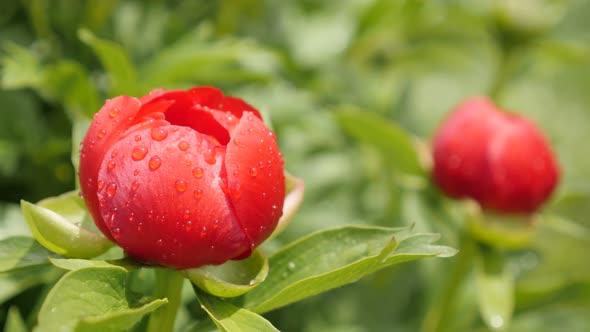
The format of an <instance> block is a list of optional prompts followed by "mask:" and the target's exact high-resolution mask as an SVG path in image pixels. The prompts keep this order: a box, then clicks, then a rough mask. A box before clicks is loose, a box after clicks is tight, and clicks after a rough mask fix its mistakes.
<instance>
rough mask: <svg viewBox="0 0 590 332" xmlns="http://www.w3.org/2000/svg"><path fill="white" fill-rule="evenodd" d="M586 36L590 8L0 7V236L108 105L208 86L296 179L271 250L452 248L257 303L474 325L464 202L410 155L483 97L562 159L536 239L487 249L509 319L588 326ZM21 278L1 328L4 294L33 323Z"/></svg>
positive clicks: (564, 3)
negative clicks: (534, 129) (323, 244)
mask: <svg viewBox="0 0 590 332" xmlns="http://www.w3.org/2000/svg"><path fill="white" fill-rule="evenodd" d="M589 32H590V1H587V0H447V1H443V0H406V1H403V0H300V1H295V0H291V1H289V0H283V1H273V0H233V1H232V0H223V1H222V0H220V1H213V0H195V1H188V0H187V1H181V0H148V1H139V0H137V1H133V0H86V1H75V0H21V1H16V0H15V1H0V46H1V51H0V52H1V54H0V56H1V59H0V61H1V62H0V70H1V81H0V83H1V86H0V237H6V236H8V235H11V234H18V233H22V232H27V231H26V229H25V228H26V227H25V226H24V223H23V222H22V218H21V217H20V212H19V211H20V209H19V207H18V205H17V203H18V200H19V199H21V198H23V199H26V200H28V201H38V200H40V199H42V198H44V197H47V196H53V195H57V194H60V193H62V192H65V191H68V190H72V189H73V188H74V186H75V171H74V167H73V166H72V160H74V162H76V161H75V160H76V158H77V157H76V154H75V153H74V154H73V155H72V154H71V152H72V148H74V150H75V149H76V148H77V146H78V144H79V142H80V140H81V138H82V137H83V134H84V131H85V128H86V126H87V123H88V120H87V119H88V118H89V116H91V115H92V114H93V113H95V112H96V111H97V110H98V109H99V108H100V106H101V105H102V102H103V101H104V99H106V98H109V97H113V96H116V95H120V94H129V95H136V96H139V95H143V94H146V93H147V92H149V91H150V90H151V89H152V88H155V87H164V88H167V89H173V88H187V87H190V86H194V85H215V86H218V87H220V88H222V89H223V90H224V91H225V92H226V93H227V94H230V95H235V96H239V97H241V98H243V99H245V100H247V101H248V102H249V103H251V104H253V105H254V106H255V107H257V108H258V109H260V110H261V111H262V112H263V114H264V115H265V118H266V119H267V121H268V122H269V123H270V124H271V126H272V127H273V128H274V130H275V131H276V133H277V137H278V140H279V145H280V147H281V150H282V152H283V154H284V156H285V160H286V167H287V169H288V170H289V171H290V172H291V173H293V174H295V175H297V176H298V177H301V178H303V179H304V180H305V182H306V197H305V202H304V204H303V206H302V208H301V210H300V212H299V213H298V215H297V216H296V218H295V220H294V221H293V222H292V224H291V225H290V226H289V228H288V229H287V231H286V232H285V233H284V234H282V235H281V236H280V237H278V238H277V239H275V240H273V241H272V242H271V243H268V244H266V247H267V250H269V251H271V250H273V248H278V247H279V246H281V245H282V244H284V243H288V242H290V241H292V240H293V239H296V238H298V237H300V236H301V235H303V234H307V233H309V232H312V231H314V230H318V229H325V228H328V227H333V226H339V225H345V224H367V225H384V226H403V225H408V224H413V225H414V227H415V229H416V230H418V231H433V232H438V233H441V234H442V240H441V242H442V243H444V244H448V245H451V246H455V247H460V248H461V249H462V252H461V253H460V254H459V255H457V256H456V257H454V258H451V259H445V260H440V259H431V260H426V261H422V262H418V263H407V264H405V265H400V266H396V267H393V268H390V269H387V270H386V271H383V272H380V273H378V274H376V275H373V276H371V277H369V278H365V279H363V280H361V281H359V282H358V283H356V284H353V285H350V286H346V287H343V288H340V289H337V290H334V291H331V292H329V293H326V294H323V295H320V296H316V297H314V298H311V299H308V300H305V301H302V302H300V303H297V304H294V305H290V306H288V307H286V308H283V309H279V310H277V311H274V312H271V313H269V314H267V315H266V317H267V318H268V319H269V320H270V321H271V322H272V323H273V324H274V325H275V326H276V327H277V328H279V329H280V330H282V331H339V332H340V331H344V332H348V331H350V332H357V331H419V330H423V331H487V330H488V327H486V326H489V325H490V323H489V321H488V324H487V325H486V324H485V320H484V319H482V318H481V317H482V315H480V310H481V308H482V305H481V300H480V302H479V303H480V304H479V306H478V305H477V303H478V300H477V299H478V296H480V297H481V296H482V294H484V295H485V294H489V292H490V288H489V287H487V286H485V285H484V286H482V283H480V282H478V280H479V279H478V278H477V273H478V272H477V268H476V267H474V266H473V263H472V262H471V261H469V260H467V261H466V260H462V259H461V257H462V255H465V252H468V251H469V247H465V246H464V245H463V244H462V242H461V237H462V234H465V230H464V229H465V228H464V226H463V222H462V220H461V219H462V213H461V209H462V207H461V205H460V204H459V203H455V202H451V201H449V200H447V199H445V198H444V197H442V196H441V195H440V193H438V192H437V191H436V190H435V189H434V188H433V187H432V185H431V183H430V180H429V178H428V174H425V173H424V172H423V171H422V169H421V168H420V167H418V166H417V165H416V163H415V157H416V155H417V156H418V157H421V159H422V160H423V162H424V163H426V164H427V162H428V158H427V157H428V141H429V137H430V136H431V135H432V134H433V132H434V130H435V129H436V127H437V125H438V123H440V121H441V119H442V118H443V116H444V115H445V114H446V112H448V111H449V109H450V108H452V107H453V106H454V105H456V104H458V103H459V102H460V101H461V100H462V99H463V98H466V97H468V96H471V95H478V94H483V95H491V96H492V97H493V98H494V99H495V100H496V102H497V103H498V104H500V105H502V106H503V107H505V108H507V109H510V110H513V111H515V112H518V113H521V114H524V115H526V116H528V117H530V118H531V119H533V120H534V121H535V122H536V123H537V124H538V125H539V126H540V127H541V128H542V129H543V130H544V131H545V132H546V134H547V136H548V137H549V139H550V141H551V142H552V144H553V146H554V148H555V150H556V153H557V155H558V158H559V160H560V162H561V166H562V180H561V182H560V185H559V187H558V189H557V191H556V193H555V194H554V195H553V198H552V200H551V202H549V203H548V204H547V205H546V206H545V208H544V211H543V213H542V215H541V219H542V220H541V221H542V222H541V223H539V224H538V225H537V230H536V231H537V232H536V235H535V239H534V240H533V242H532V243H531V244H530V245H528V246H526V247H523V248H520V249H518V250H503V251H501V255H502V257H503V260H504V262H505V264H506V266H507V269H508V271H509V273H510V275H511V276H513V277H514V278H515V280H516V282H515V288H514V316H513V318H512V322H511V324H510V326H509V327H508V330H509V331H590V221H589V220H588V215H590V181H589V180H588V179H589V178H590V154H589V153H588V152H587V151H588V148H587V147H586V143H587V140H588V139H589V138H590V93H588V87H589V86H590V33H589ZM28 277H29V279H26V278H25V279H26V282H25V281H23V280H24V279H23V280H21V282H20V283H17V282H15V281H14V280H9V281H7V279H6V278H4V279H2V276H1V275H0V300H2V301H1V302H2V303H3V304H2V305H1V307H0V308H1V309H0V323H2V322H3V321H4V319H5V316H6V314H7V311H8V308H9V307H11V306H16V307H18V308H19V310H20V312H21V314H22V315H23V317H25V318H26V319H27V321H28V322H29V323H32V322H34V314H33V315H31V313H34V312H35V310H36V309H35V308H36V306H38V305H39V304H38V303H39V301H40V299H42V296H43V294H44V293H45V292H46V291H47V289H46V287H45V286H44V282H45V279H43V278H42V277H41V276H36V277H33V278H31V276H28ZM15 285H16V286H15ZM449 285H452V286H449ZM488 286H489V285H488ZM3 287H4V289H2V288H3ZM449 289H450V290H449ZM484 302H485V301H484ZM190 305H191V303H188V304H187V308H189V309H190V308H191V306H190ZM506 306H510V305H509V304H506ZM193 310H195V311H196V310H197V309H196V308H193ZM484 311H485V310H484ZM192 314H195V313H192ZM190 315H191V313H189V314H186V315H182V316H181V317H180V318H179V320H180V321H179V323H178V325H179V330H183V331H184V330H187V329H183V327H184V326H189V325H190ZM483 316H484V317H485V314H484V315H483ZM492 321H493V320H492ZM2 324H3V323H2ZM491 325H493V324H491ZM504 326H506V324H504ZM188 330H190V329H188Z"/></svg>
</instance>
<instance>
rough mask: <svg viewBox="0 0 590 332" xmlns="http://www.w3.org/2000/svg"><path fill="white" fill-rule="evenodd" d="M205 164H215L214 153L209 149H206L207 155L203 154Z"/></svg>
mask: <svg viewBox="0 0 590 332" xmlns="http://www.w3.org/2000/svg"><path fill="white" fill-rule="evenodd" d="M204 157H205V162H206V163H207V164H210V165H213V164H215V152H213V150H211V149H207V153H206V154H205V156H204Z"/></svg>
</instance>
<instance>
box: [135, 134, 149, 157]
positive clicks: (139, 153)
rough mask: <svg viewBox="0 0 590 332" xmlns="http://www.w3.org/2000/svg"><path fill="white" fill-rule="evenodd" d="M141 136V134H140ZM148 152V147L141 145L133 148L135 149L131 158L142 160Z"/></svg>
mask: <svg viewBox="0 0 590 332" xmlns="http://www.w3.org/2000/svg"><path fill="white" fill-rule="evenodd" d="M139 137H140V138H141V136H139ZM147 153H148V149H147V148H146V147H145V146H143V145H139V146H136V147H134V148H133V151H131V158H132V159H133V160H135V161H140V160H142V159H143V158H145V156H146V155H147Z"/></svg>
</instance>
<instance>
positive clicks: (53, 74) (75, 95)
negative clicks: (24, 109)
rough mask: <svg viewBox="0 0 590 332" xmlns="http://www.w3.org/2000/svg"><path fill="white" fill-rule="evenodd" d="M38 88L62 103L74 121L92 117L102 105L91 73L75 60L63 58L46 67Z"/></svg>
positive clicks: (45, 95)
mask: <svg viewBox="0 0 590 332" xmlns="http://www.w3.org/2000/svg"><path fill="white" fill-rule="evenodd" d="M37 88H38V89H39V92H40V93H41V94H42V95H43V96H44V97H46V98H48V99H51V100H57V101H59V102H60V103H62V104H63V105H64V106H65V107H66V110H67V111H68V115H69V116H70V120H71V121H72V122H74V121H76V120H77V119H78V118H88V119H90V117H91V116H92V115H93V114H94V113H96V112H97V111H98V109H99V107H100V103H99V97H98V93H97V89H96V87H95V86H94V84H93V82H92V80H91V79H90V74H89V73H88V71H87V70H86V69H85V68H84V67H82V65H81V64H80V63H77V62H74V61H68V60H62V61H59V62H57V63H55V64H52V65H48V66H47V67H45V68H44V70H43V78H42V81H41V82H40V84H39V85H38V87H37ZM77 143H79V142H77Z"/></svg>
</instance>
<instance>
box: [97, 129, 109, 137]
mask: <svg viewBox="0 0 590 332" xmlns="http://www.w3.org/2000/svg"><path fill="white" fill-rule="evenodd" d="M106 134H107V131H106V130H105V129H101V130H100V131H99V132H98V134H96V136H98V138H103V137H105V135H106Z"/></svg>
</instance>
